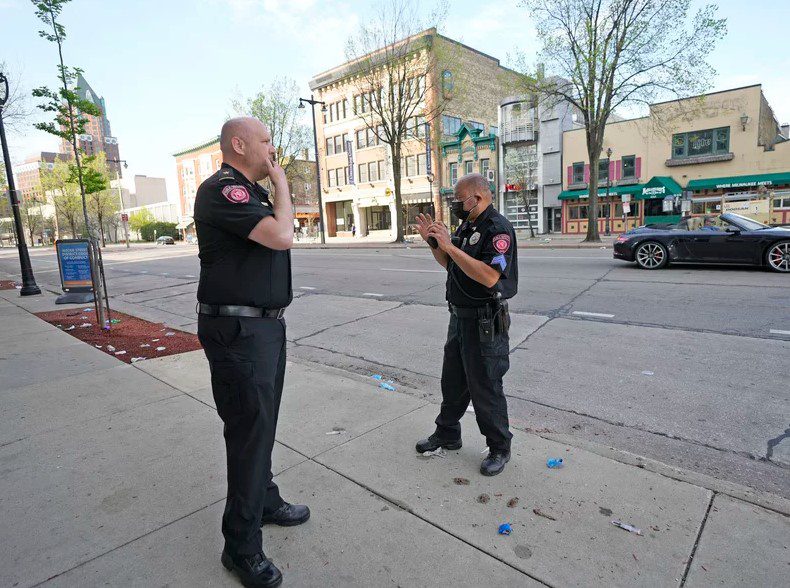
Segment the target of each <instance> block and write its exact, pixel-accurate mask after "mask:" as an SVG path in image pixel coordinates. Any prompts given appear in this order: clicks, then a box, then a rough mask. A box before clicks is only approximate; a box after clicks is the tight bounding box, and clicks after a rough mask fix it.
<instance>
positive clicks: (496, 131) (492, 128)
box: [488, 125, 499, 137]
mask: <svg viewBox="0 0 790 588" xmlns="http://www.w3.org/2000/svg"><path fill="white" fill-rule="evenodd" d="M488 133H489V134H490V135H494V136H495V137H498V136H499V127H495V126H494V125H491V126H489V127H488Z"/></svg>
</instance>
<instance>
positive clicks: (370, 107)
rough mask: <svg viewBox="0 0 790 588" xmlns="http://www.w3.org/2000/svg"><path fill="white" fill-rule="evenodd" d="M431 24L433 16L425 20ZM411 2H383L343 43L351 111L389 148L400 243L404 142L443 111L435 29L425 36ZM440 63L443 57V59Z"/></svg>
mask: <svg viewBox="0 0 790 588" xmlns="http://www.w3.org/2000/svg"><path fill="white" fill-rule="evenodd" d="M430 18H431V19H432V20H433V21H434V22H435V21H436V20H438V19H439V18H440V16H439V14H438V13H437V14H435V15H432V16H431V17H430ZM421 32H426V31H425V29H424V27H423V25H422V21H421V19H420V18H419V15H418V11H417V5H416V4H415V3H414V2H413V1H411V0H383V1H382V2H381V3H380V4H378V5H377V7H376V9H375V10H374V12H373V16H372V18H371V19H370V20H369V21H367V22H366V23H365V24H363V25H362V26H361V27H360V30H359V31H358V32H357V34H356V35H354V36H352V37H351V38H350V39H349V40H348V42H347V44H346V57H347V59H348V60H349V62H350V63H351V65H350V72H349V73H350V76H351V79H352V80H353V81H352V85H353V87H354V90H355V98H354V112H355V114H357V115H358V116H361V117H362V120H363V121H364V123H365V126H366V128H367V129H370V130H371V131H372V132H373V133H375V136H376V137H377V139H378V141H379V142H381V143H384V144H385V145H387V146H388V147H389V152H390V156H391V159H392V173H393V184H394V188H395V210H396V211H397V214H396V218H395V219H394V221H395V223H396V241H403V233H404V224H405V222H404V219H403V218H401V215H402V210H403V205H402V198H401V176H402V172H401V156H402V153H403V148H404V143H405V142H406V141H408V140H412V139H416V138H418V137H419V136H420V134H421V132H422V131H421V129H420V128H419V125H421V124H422V123H424V122H425V123H430V122H431V121H433V120H434V119H436V118H437V117H438V116H439V115H441V113H442V112H443V110H444V108H445V104H446V98H445V96H444V95H443V93H442V92H441V91H440V84H441V80H440V79H439V76H438V73H437V70H438V69H439V68H438V65H437V64H438V63H439V61H440V55H439V54H438V52H439V48H438V47H437V46H436V44H435V43H434V37H435V32H436V31H435V29H432V32H433V33H434V34H430V31H428V32H426V34H420V33H421ZM443 57H444V58H445V59H446V56H443Z"/></svg>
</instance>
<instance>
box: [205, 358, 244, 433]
mask: <svg viewBox="0 0 790 588" xmlns="http://www.w3.org/2000/svg"><path fill="white" fill-rule="evenodd" d="M252 376H253V365H252V362H250V361H216V362H214V363H213V364H211V390H212V392H213V394H214V402H215V404H216V405H217V412H218V413H219V416H220V418H221V419H222V420H223V421H224V422H225V423H227V422H228V421H234V420H237V419H238V418H239V417H240V416H241V414H242V403H241V399H242V397H243V395H244V393H245V390H246V388H248V387H249V386H250V385H252Z"/></svg>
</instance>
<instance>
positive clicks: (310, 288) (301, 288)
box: [299, 286, 315, 290]
mask: <svg viewBox="0 0 790 588" xmlns="http://www.w3.org/2000/svg"><path fill="white" fill-rule="evenodd" d="M299 289H300V290H315V288H313V287H312V286H299Z"/></svg>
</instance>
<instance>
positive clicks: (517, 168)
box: [505, 144, 538, 238]
mask: <svg viewBox="0 0 790 588" xmlns="http://www.w3.org/2000/svg"><path fill="white" fill-rule="evenodd" d="M505 169H506V170H507V178H506V179H505V182H506V183H507V184H510V185H515V186H516V187H517V188H518V192H519V195H520V196H521V202H522V204H523V205H524V210H525V212H526V213H527V222H528V223H529V236H530V237H531V238H534V237H535V229H534V228H533V226H532V210H531V207H532V206H533V205H536V204H537V198H533V195H534V190H535V184H536V173H537V171H538V149H537V145H535V144H532V145H524V146H520V147H509V148H508V149H507V151H505Z"/></svg>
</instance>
